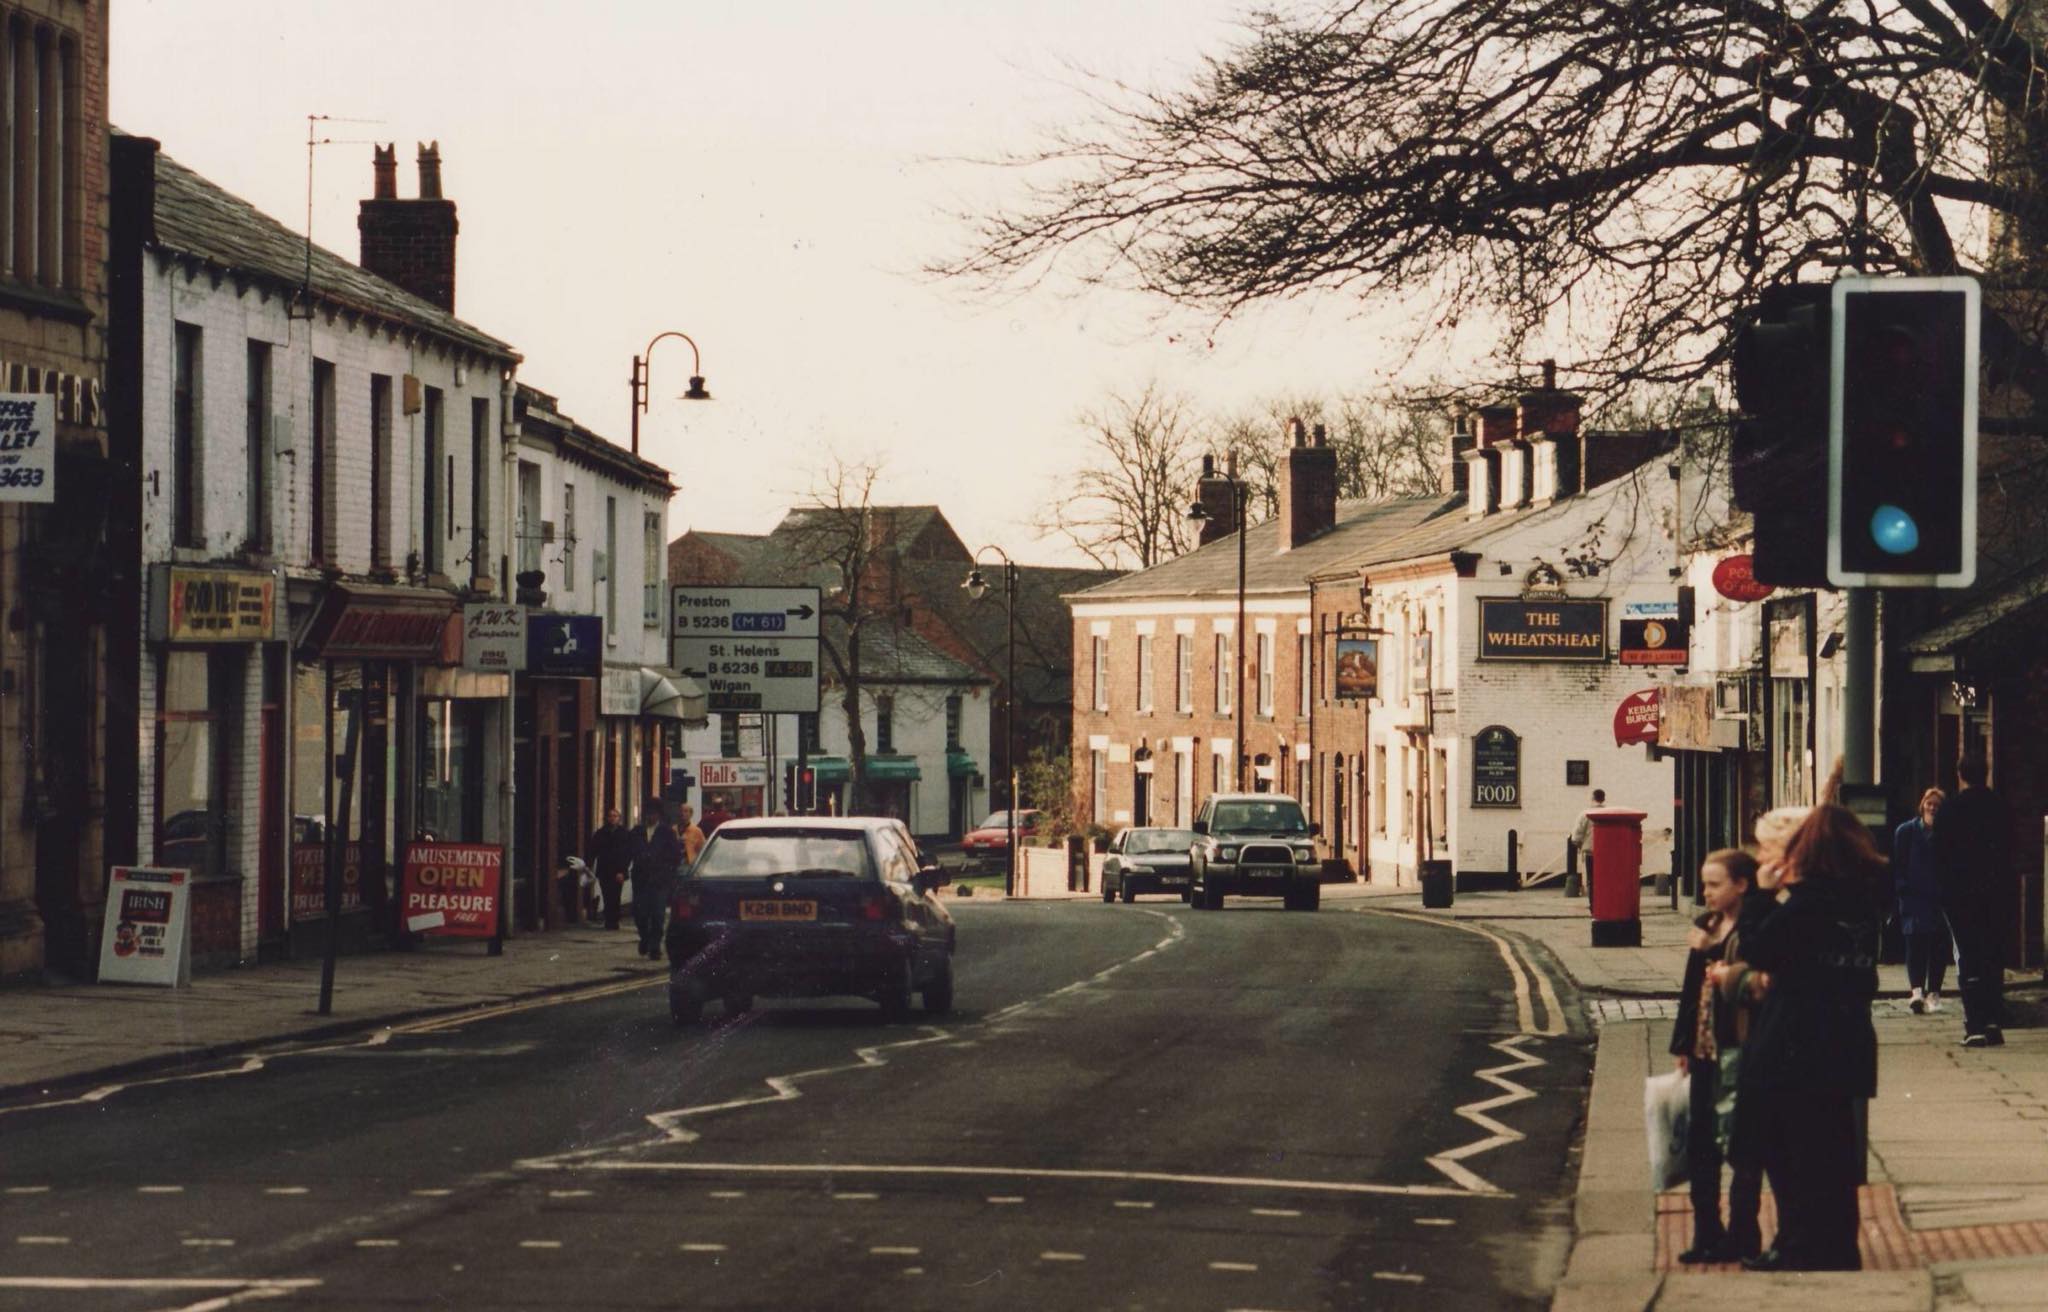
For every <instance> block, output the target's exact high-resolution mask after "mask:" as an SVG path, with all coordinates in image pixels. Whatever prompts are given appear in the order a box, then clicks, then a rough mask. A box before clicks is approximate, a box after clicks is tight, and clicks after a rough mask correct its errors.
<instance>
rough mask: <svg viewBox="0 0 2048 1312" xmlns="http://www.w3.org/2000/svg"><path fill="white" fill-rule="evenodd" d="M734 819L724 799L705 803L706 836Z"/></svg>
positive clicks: (709, 835)
mask: <svg viewBox="0 0 2048 1312" xmlns="http://www.w3.org/2000/svg"><path fill="white" fill-rule="evenodd" d="M730 819H732V812H730V811H728V810H726V809H725V802H724V801H723V799H721V800H718V801H712V802H706V803H705V804H704V837H706V838H709V837H711V836H712V835H713V834H715V833H717V832H718V827H719V826H720V825H722V824H724V823H725V822H726V821H728V820H730Z"/></svg>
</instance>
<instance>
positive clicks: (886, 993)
mask: <svg viewBox="0 0 2048 1312" xmlns="http://www.w3.org/2000/svg"><path fill="white" fill-rule="evenodd" d="M875 1001H877V1002H879V1003H881V1004H882V1014H883V1015H885V1016H887V1017H889V1018H890V1019H891V1020H895V1019H897V1018H899V1017H902V1016H905V1015H908V1014H909V1012H910V963H909V962H907V961H906V962H904V963H903V969H902V971H901V973H900V974H899V975H898V976H897V978H895V979H893V980H891V981H890V982H889V983H888V984H886V985H884V986H883V988H882V991H881V992H880V993H878V994H876V995H875Z"/></svg>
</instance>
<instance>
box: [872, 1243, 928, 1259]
mask: <svg viewBox="0 0 2048 1312" xmlns="http://www.w3.org/2000/svg"><path fill="white" fill-rule="evenodd" d="M922 1251H923V1250H922V1249H917V1248H912V1247H910V1246H908V1245H906V1244H876V1245H875V1246H874V1247H873V1248H870V1249H869V1250H868V1252H870V1253H872V1254H874V1255H875V1256H876V1257H916V1256H917V1255H918V1254H919V1253H920V1252H922Z"/></svg>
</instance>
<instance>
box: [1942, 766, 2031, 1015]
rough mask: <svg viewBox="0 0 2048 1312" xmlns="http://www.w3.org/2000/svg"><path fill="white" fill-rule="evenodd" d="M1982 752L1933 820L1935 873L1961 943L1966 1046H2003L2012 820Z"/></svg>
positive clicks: (1958, 960)
mask: <svg viewBox="0 0 2048 1312" xmlns="http://www.w3.org/2000/svg"><path fill="white" fill-rule="evenodd" d="M1989 773H1990V771H1989V769H1988V765H1987V762H1986V761H1985V759H1984V757H1983V755H1982V754H1981V753H1977V752H1972V753H1970V754H1969V755H1967V756H1965V757H1963V759H1962V760H1961V761H1960V762H1958V763H1957V765H1956V774H1957V776H1958V777H1959V778H1960V779H1961V780H1962V781H1963V787H1962V790H1961V791H1960V792H1958V793H1957V794H1956V795H1955V796H1954V797H1951V798H1950V799H1948V801H1947V802H1945V803H1943V804H1942V808H1941V812H1940V814H1938V815H1937V816H1936V817H1935V819H1934V873H1935V878H1936V880H1937V881H1938V882H1939V884H1940V885H1941V909H1942V911H1943V913H1944V914H1946V915H1947V916H1948V923H1949V928H1950V930H1951V931H1953V932H1954V934H1955V940H1956V974H1957V976H1958V977H1959V979H1958V981H1957V982H1958V983H1959V985H1960V986H1961V988H1962V992H1963V1046H1964V1047H1966V1048H1982V1047H1987V1046H1988V1047H1994V1048H1995V1047H1997V1046H1998V1045H1999V1044H2001V1043H2004V1042H2005V1031H2004V1030H2003V1028H2002V1026H2003V1025H2004V1024H2005V955H2004V952H2003V951H2002V950H2001V947H2000V942H1999V940H2000V939H2001V937H2002V936H2003V935H2002V930H2003V928H2004V926H2003V923H2002V922H2003V920H2004V918H2005V913H2006V912H2007V911H2008V910H2009V907H2010V904H2009V903H2008V902H2007V900H2006V899H2007V896H2008V894H2009V893H2010V891H2011V890H2010V887H2009V881H2010V879H2011V876H2012V864H2011V853H2010V844H2011V842H2012V816H2011V815H2010V814H2009V813H2008V812H2007V810H2006V807H2005V799H2003V798H2001V797H2000V796H1999V795H1998V794H1997V793H1994V792H1992V791H1991V790H1990V789H1989V788H1987V787H1985V785H1984V781H1985V779H1986V777H1987V776H1988V775H1989Z"/></svg>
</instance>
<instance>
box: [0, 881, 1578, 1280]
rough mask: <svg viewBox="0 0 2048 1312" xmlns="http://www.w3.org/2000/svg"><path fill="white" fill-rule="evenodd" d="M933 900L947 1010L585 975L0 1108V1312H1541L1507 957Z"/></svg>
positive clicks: (1559, 1099) (1277, 919)
mask: <svg viewBox="0 0 2048 1312" xmlns="http://www.w3.org/2000/svg"><path fill="white" fill-rule="evenodd" d="M955 905H956V906H957V908H958V910H957V912H956V917H957V919H958V921H959V925H960V931H959V933H960V955H959V967H958V978H959V991H960V1002H959V1009H958V1010H957V1011H956V1012H955V1013H954V1014H953V1015H951V1016H949V1017H947V1018H945V1019H944V1020H943V1022H941V1023H938V1024H932V1023H928V1022H927V1021H926V1020H925V1019H924V1018H923V1017H921V1016H918V1015H915V1014H913V1015H912V1017H911V1018H910V1019H908V1020H905V1021H902V1022H898V1023H896V1024H885V1023H884V1022H883V1021H882V1020H881V1016H880V1011H879V1009H878V1008H876V1007H875V1006H874V1005H873V1004H871V1003H865V1002H861V1001H858V1000H847V1001H844V1002H837V1001H835V1002H830V1003H821V1004H809V1003H793V1002H770V1003H765V1004H763V1006H762V1007H761V1008H760V1009H759V1010H757V1011H755V1012H752V1013H749V1014H748V1015H746V1016H744V1017H740V1018H737V1019H725V1018H721V1017H719V1016H718V1015H717V1008H716V1006H714V1007H713V1008H712V1009H711V1018H710V1020H709V1021H708V1022H707V1023H706V1024H705V1025H703V1026H701V1027H699V1028H696V1029H693V1030H678V1029H677V1028H675V1027H674V1026H672V1025H671V1024H670V1022H669V1020H668V1018H667V1016H666V1013H665V1010H664V1004H663V999H662V994H661V992H660V990H659V989H658V988H648V987H645V986H640V987H628V988H625V989H618V988H614V989H612V990H609V991H600V992H599V993H598V994H597V995H595V996H590V997H585V998H580V999H572V1000H564V1001H554V1002H550V1003H548V1004H546V1005H528V1006H523V1007H518V1008H514V1009H506V1010H503V1011H501V1012H498V1013H494V1014H490V1015H487V1016H482V1017H475V1018H465V1019H462V1020H459V1021H453V1022H450V1021H443V1022H438V1023H423V1024H420V1025H415V1026H410V1027H401V1028H400V1030H399V1031H398V1032H396V1033H386V1034H383V1035H377V1036H368V1037H366V1038H364V1039H357V1040H348V1041H343V1042H339V1043H330V1044H326V1045H316V1046H311V1047H308V1048H305V1049H301V1050H298V1051H294V1052H291V1053H288V1054H283V1055H277V1056H274V1057H272V1058H270V1059H269V1060H267V1061H265V1062H264V1063H262V1064H261V1066H260V1069H253V1070H241V1069H240V1066H241V1065H246V1063H242V1064H238V1063H234V1062H229V1063H223V1064H222V1066H221V1067H220V1068H218V1069H219V1071H221V1072H223V1073H220V1074H217V1075H216V1076H214V1077H212V1078H205V1079H179V1080H174V1081H169V1082H163V1083H155V1084H145V1085H137V1086H135V1087H130V1088H125V1089H121V1090H119V1091H117V1092H114V1093H111V1094H108V1095H106V1096H104V1097H101V1098H98V1099H96V1100H94V1101H92V1102H90V1103H77V1102H74V1103H67V1104H64V1105H56V1106H41V1107H36V1108H26V1109H24V1108H21V1107H18V1106H17V1107H15V1108H12V1109H4V1108H0V1189H4V1190H5V1192H4V1193H0V1242H4V1248H0V1309H4V1310H7V1312H12V1310H13V1309H37V1310H38V1312H45V1310H47V1312H66V1310H67V1309H72V1308H76V1309H80V1310H81V1312H84V1310H86V1309H90V1310H91V1312H100V1310H101V1309H107V1310H108V1312H127V1310H129V1309H135V1310H137V1312H142V1310H145V1309H146V1310H151V1312H163V1310H165V1309H172V1308H178V1309H191V1310H192V1312H202V1310H203V1312H213V1309H216V1308H228V1307H236V1306H244V1305H247V1304H252V1303H259V1302H260V1303H262V1304H263V1305H264V1306H267V1307H275V1308H279V1309H290V1310H291V1312H300V1310H302V1309H331V1308H351V1309H354V1308H443V1307H446V1308H475V1307H492V1308H547V1309H563V1308H604V1309H611V1308H619V1309H639V1308H657V1307H683V1306H687V1307H718V1308H726V1307H731V1308H744V1307H788V1308H831V1309H851V1308H948V1309H951V1308H1125V1309H1166V1308H1173V1309H1188V1308H1216V1309H1228V1308H1261V1309H1309V1308H1334V1307H1347V1308H1348V1307H1358V1306H1372V1307H1418V1308H1419V1307H1429V1308H1443V1307H1485V1308H1495V1307H1515V1306H1522V1307H1536V1306H1541V1305H1543V1304H1545V1303H1546V1302H1547V1298H1546V1296H1545V1295H1546V1293H1547V1290H1548V1288H1549V1286H1550V1285H1551V1284H1552V1283H1553V1282H1554V1281H1555V1279H1556V1277H1557V1275H1558V1273H1559V1271H1560V1270H1561V1267H1562V1262H1563V1256H1564V1253H1565V1250H1566V1247H1567V1242H1568V1232H1567V1226H1568V1224H1569V1198H1568V1191H1569V1185H1570V1170H1569V1165H1570V1157H1571V1146H1572V1136H1573V1133H1574V1130H1575V1127H1576V1125H1577V1122H1578V1118H1579V1114H1580V1110H1581V1108H1582V1107H1583V1105H1584V1097H1585V1090H1586V1087H1587V1082H1588V1079H1589V1062H1590V1049H1589V1045H1588V1044H1587V1043H1586V1041H1585V1040H1584V1038H1583V1037H1582V1036H1578V1035H1574V1034H1570V1033H1555V1032H1551V1033H1546V1032H1545V1031H1557V1030H1559V1029H1560V1028H1562V1027H1561V1026H1560V1025H1559V1023H1558V1014H1557V1011H1558V1009H1557V1003H1556V1001H1555V999H1554V998H1546V997H1545V992H1546V990H1547V988H1548V985H1547V983H1545V982H1542V981H1539V980H1538V979H1537V977H1536V975H1535V974H1534V972H1533V971H1532V970H1529V969H1525V968H1523V967H1522V966H1520V965H1519V963H1518V964H1517V965H1516V967H1515V969H1513V970H1511V969H1510V963H1509V961H1508V959H1506V958H1505V957H1504V945H1502V944H1501V943H1500V942H1499V941H1498V940H1491V939H1489V938H1488V937H1485V936H1482V935H1480V934H1477V933H1472V932H1460V931H1459V930H1457V929H1455V928H1452V927H1446V926H1443V925H1441V924H1423V923H1418V922H1416V921H1414V920H1410V919H1405V918H1401V917H1397V916H1389V915H1379V914H1364V913H1360V912H1357V911H1350V910H1342V909H1337V908H1335V907H1332V906H1326V907H1325V909H1324V910H1323V911H1322V912H1320V913H1318V914H1315V915H1306V914H1300V913H1288V912H1284V911H1282V910H1280V909H1279V907H1278V905H1277V904H1263V903H1259V902H1246V903H1232V904H1231V905H1230V906H1229V907H1228V908H1226V909H1225V910H1224V911H1222V912H1220V913H1214V912H1191V911H1189V910H1188V909H1187V908H1185V907H1183V906H1182V905H1180V904H1179V903H1178V902H1175V901H1173V900H1171V899H1165V900H1145V901H1141V902H1139V903H1138V904H1137V905H1135V906H1121V905H1117V906H1105V905H1102V904H1099V903H1092V902H1091V903H1065V904H1052V905H1047V904H1024V903H1011V904H1000V903H997V904H991V903H979V904H977V903H973V902H968V901H961V902H958V903H956V904H955ZM629 950H630V949H629V945H627V944H626V943H624V942H622V943H621V947H620V951H621V955H622V956H623V955H624V953H625V952H627V951H629ZM1559 987H1562V986H1561V985H1560V986H1559ZM1566 1001H1567V1002H1570V1001H1571V999H1570V998H1569V996H1568V995H1567V998H1566ZM1573 1010H1575V1008H1573ZM225 1072H235V1073H225ZM1460 1108H1463V1109H1464V1112H1463V1113H1462V1114H1461V1112H1460V1110H1459V1109H1460ZM123 1282H133V1283H123ZM180 1282H183V1283H180Z"/></svg>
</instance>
